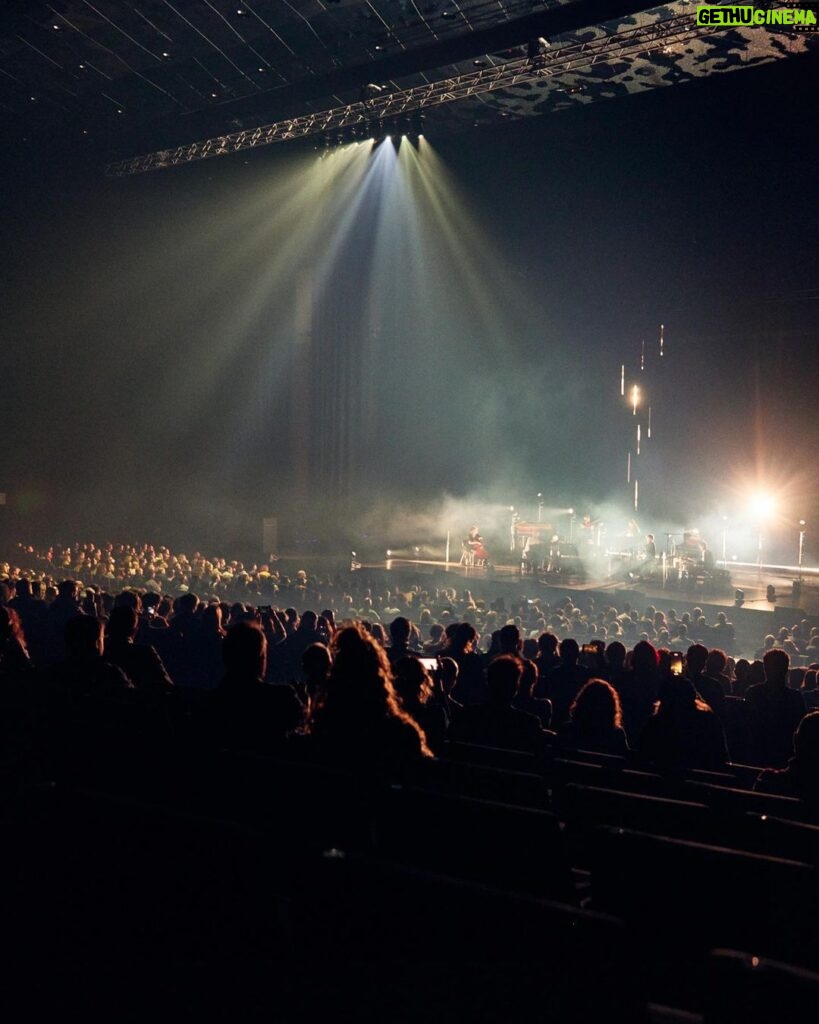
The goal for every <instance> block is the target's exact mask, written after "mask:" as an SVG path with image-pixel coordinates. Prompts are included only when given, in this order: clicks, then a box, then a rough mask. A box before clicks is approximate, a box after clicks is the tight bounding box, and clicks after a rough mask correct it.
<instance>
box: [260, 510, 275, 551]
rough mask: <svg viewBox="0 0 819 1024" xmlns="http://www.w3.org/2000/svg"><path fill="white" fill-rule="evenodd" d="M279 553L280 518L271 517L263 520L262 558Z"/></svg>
mask: <svg viewBox="0 0 819 1024" xmlns="http://www.w3.org/2000/svg"><path fill="white" fill-rule="evenodd" d="M278 553H279V517H278V516H269V517H268V518H267V519H263V520H262V556H263V557H264V558H268V557H269V556H270V555H277V554H278Z"/></svg>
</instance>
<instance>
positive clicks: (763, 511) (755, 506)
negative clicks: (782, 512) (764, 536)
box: [750, 491, 776, 519]
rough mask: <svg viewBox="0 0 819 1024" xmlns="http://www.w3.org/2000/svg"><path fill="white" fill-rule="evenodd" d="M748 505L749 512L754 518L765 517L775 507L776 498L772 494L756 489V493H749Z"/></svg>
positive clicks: (770, 513)
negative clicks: (749, 501) (749, 500)
mask: <svg viewBox="0 0 819 1024" xmlns="http://www.w3.org/2000/svg"><path fill="white" fill-rule="evenodd" d="M750 507H751V514H752V515H753V516H754V518H755V519H767V518H769V516H771V515H772V514H773V512H774V510H775V509H776V499H775V498H774V496H773V495H772V494H765V493H764V492H763V491H757V492H756V494H753V495H751V503H750Z"/></svg>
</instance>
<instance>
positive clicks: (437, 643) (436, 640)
mask: <svg viewBox="0 0 819 1024" xmlns="http://www.w3.org/2000/svg"><path fill="white" fill-rule="evenodd" d="M445 643H446V638H445V637H444V627H443V626H442V625H441V624H440V622H434V623H433V624H432V625H431V626H430V627H429V640H427V642H426V643H425V644H424V656H425V657H427V658H430V657H434V656H435V655H436V654H440V653H441V651H442V650H443V649H444V644H445Z"/></svg>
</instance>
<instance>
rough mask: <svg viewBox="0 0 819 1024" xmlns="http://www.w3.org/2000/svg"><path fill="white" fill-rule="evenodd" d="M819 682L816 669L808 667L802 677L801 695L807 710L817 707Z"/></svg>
mask: <svg viewBox="0 0 819 1024" xmlns="http://www.w3.org/2000/svg"><path fill="white" fill-rule="evenodd" d="M817 687H819V683H818V682H817V671H816V669H815V668H814V667H812V666H811V667H809V668H808V669H807V671H806V672H805V675H804V677H803V679H802V696H803V697H804V698H805V707H807V709H808V710H809V711H813V710H815V709H816V708H819V688H817Z"/></svg>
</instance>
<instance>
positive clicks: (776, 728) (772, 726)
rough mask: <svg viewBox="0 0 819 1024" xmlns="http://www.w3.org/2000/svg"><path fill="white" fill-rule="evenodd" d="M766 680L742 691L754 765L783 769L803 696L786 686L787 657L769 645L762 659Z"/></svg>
mask: <svg viewBox="0 0 819 1024" xmlns="http://www.w3.org/2000/svg"><path fill="white" fill-rule="evenodd" d="M762 664H763V667H764V670H765V682H764V683H757V684H755V685H754V686H749V687H748V689H747V690H746V691H745V703H746V705H747V708H748V724H749V728H750V731H751V751H752V761H753V763H754V764H758V765H761V766H762V767H763V768H782V767H784V766H785V765H786V764H787V762H788V759H789V757H790V754H791V751H792V748H793V734H794V732H795V731H796V727H797V726H798V725H799V722H800V721H801V720H802V718H803V717H804V715H805V711H806V708H805V698H804V697H803V696H802V694H801V693H800V692H799V691H798V690H793V689H791V687H789V686H788V669H789V667H790V657H789V656H788V654H787V652H786V651H783V650H780V649H779V648H776V647H772V648H770V649H769V650H768V651H766V652H765V656H764V657H763V659H762Z"/></svg>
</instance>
